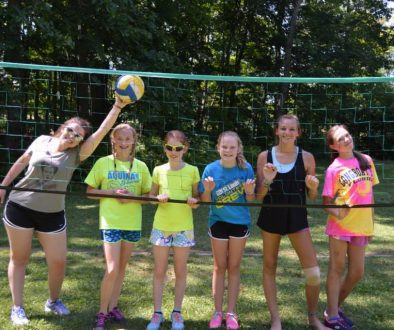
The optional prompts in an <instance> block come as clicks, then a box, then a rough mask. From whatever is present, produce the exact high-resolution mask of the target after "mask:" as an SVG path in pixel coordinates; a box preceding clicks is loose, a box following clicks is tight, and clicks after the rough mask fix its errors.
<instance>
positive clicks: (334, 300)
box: [326, 237, 348, 317]
mask: <svg viewBox="0 0 394 330" xmlns="http://www.w3.org/2000/svg"><path fill="white" fill-rule="evenodd" d="M329 245H330V260H329V267H328V274H327V282H326V291H327V314H328V316H329V317H335V316H338V305H339V294H340V290H341V286H342V285H341V277H342V274H343V272H344V269H345V259H346V253H347V245H348V243H347V242H345V241H341V240H338V239H335V238H333V237H330V238H329Z"/></svg>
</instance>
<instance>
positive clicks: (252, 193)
mask: <svg viewBox="0 0 394 330" xmlns="http://www.w3.org/2000/svg"><path fill="white" fill-rule="evenodd" d="M245 195H254V191H252V192H250V193H248V192H246V191H245Z"/></svg>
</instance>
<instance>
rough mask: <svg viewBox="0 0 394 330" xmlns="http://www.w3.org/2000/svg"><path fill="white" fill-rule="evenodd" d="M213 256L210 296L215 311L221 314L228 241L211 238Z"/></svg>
mask: <svg viewBox="0 0 394 330" xmlns="http://www.w3.org/2000/svg"><path fill="white" fill-rule="evenodd" d="M211 247H212V254H213V273H212V296H213V300H214V304H215V311H217V312H222V310H223V297H224V287H225V285H224V282H225V276H226V270H227V255H228V240H221V239H215V238H211Z"/></svg>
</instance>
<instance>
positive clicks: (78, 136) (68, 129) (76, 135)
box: [66, 127, 83, 142]
mask: <svg viewBox="0 0 394 330" xmlns="http://www.w3.org/2000/svg"><path fill="white" fill-rule="evenodd" d="M66 132H67V133H68V134H70V135H71V136H72V137H73V138H74V139H75V140H77V141H78V142H81V141H83V136H82V135H81V134H79V133H77V132H76V131H75V130H74V129H73V128H72V127H66Z"/></svg>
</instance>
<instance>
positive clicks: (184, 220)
mask: <svg viewBox="0 0 394 330" xmlns="http://www.w3.org/2000/svg"><path fill="white" fill-rule="evenodd" d="M188 148H189V142H188V141H187V138H186V136H185V134H184V133H183V132H181V131H177V130H174V131H170V132H168V133H167V135H166V136H165V138H164V152H165V154H166V156H167V158H168V162H167V163H166V164H163V165H160V166H157V167H155V168H154V170H153V174H152V189H151V191H150V196H151V197H155V198H157V200H158V201H159V205H158V207H157V211H156V214H155V219H154V222H153V228H152V233H151V236H150V242H151V243H152V244H153V255H154V260H155V266H154V274H153V304H154V313H153V315H152V319H151V321H150V323H149V324H148V326H147V330H158V329H159V328H160V325H161V323H163V321H164V317H163V313H162V311H161V307H162V306H161V305H162V296H163V288H164V280H165V276H166V272H167V266H168V256H169V251H170V248H171V247H172V248H173V250H174V268H175V299H174V310H173V311H172V314H171V321H172V329H173V330H183V329H184V324H183V318H182V315H181V309H182V301H183V297H184V294H185V288H186V276H187V259H188V257H189V252H190V248H191V247H192V246H194V244H195V242H194V232H193V214H192V209H193V208H197V207H198V183H199V181H200V174H199V172H198V168H197V167H195V166H192V165H190V164H187V163H185V162H184V161H183V156H184V154H185V153H186V152H187V150H188ZM169 199H176V200H184V201H185V202H186V203H184V204H183V203H171V202H168V200H169Z"/></svg>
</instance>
